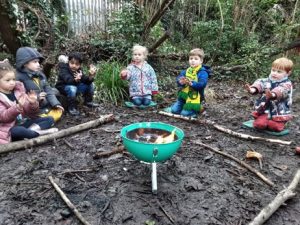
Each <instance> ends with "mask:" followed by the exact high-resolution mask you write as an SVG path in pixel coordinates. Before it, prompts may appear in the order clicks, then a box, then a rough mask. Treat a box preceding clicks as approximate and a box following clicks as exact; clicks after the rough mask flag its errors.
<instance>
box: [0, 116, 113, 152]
mask: <svg viewBox="0 0 300 225" xmlns="http://www.w3.org/2000/svg"><path fill="white" fill-rule="evenodd" d="M113 120H114V115H113V114H109V115H104V116H101V117H100V118H99V119H96V120H92V121H89V122H87V123H83V124H79V125H77V126H74V127H70V128H67V129H64V130H61V131H59V132H57V133H54V134H49V135H45V136H39V137H36V138H33V139H29V140H24V141H17V142H12V143H9V144H4V145H0V154H2V153H7V152H12V151H16V150H20V149H26V148H29V147H32V146H35V145H40V144H43V143H46V142H48V141H51V140H54V139H57V138H62V137H65V136H68V135H71V134H74V133H77V132H80V131H83V130H87V129H90V128H93V127H96V126H99V125H100V124H104V123H107V122H111V121H113Z"/></svg>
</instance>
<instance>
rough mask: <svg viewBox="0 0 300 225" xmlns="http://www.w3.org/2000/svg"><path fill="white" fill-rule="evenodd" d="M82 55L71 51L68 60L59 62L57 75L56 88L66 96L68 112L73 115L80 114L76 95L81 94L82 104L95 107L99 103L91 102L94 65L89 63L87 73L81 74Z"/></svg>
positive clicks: (94, 72)
mask: <svg viewBox="0 0 300 225" xmlns="http://www.w3.org/2000/svg"><path fill="white" fill-rule="evenodd" d="M82 61H83V59H82V56H81V54H80V53H78V52H74V53H71V54H70V55H69V58H68V62H67V63H65V62H59V64H58V67H59V75H58V80H57V83H56V88H57V89H58V90H59V91H60V93H62V94H64V95H66V96H67V98H68V112H69V113H70V114H71V115H73V116H78V115H80V113H79V111H78V110H77V102H76V95H77V94H83V97H84V104H85V105H86V106H88V107H97V106H99V104H97V103H94V102H93V97H94V84H93V81H94V77H95V75H96V67H95V66H93V65H90V69H89V75H88V76H86V75H84V74H83V72H82V69H81V64H82Z"/></svg>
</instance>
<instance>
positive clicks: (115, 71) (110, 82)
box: [94, 61, 128, 105]
mask: <svg viewBox="0 0 300 225" xmlns="http://www.w3.org/2000/svg"><path fill="white" fill-rule="evenodd" d="M121 68H122V65H121V64H120V63H118V62H116V61H113V62H101V64H100V69H99V70H98V72H97V74H96V77H95V81H94V83H95V86H96V98H97V99H98V101H101V102H110V103H113V104H115V105H117V104H118V103H120V102H121V101H123V100H125V99H127V98H128V86H127V84H126V82H125V81H123V80H121V78H120V76H119V74H120V71H121Z"/></svg>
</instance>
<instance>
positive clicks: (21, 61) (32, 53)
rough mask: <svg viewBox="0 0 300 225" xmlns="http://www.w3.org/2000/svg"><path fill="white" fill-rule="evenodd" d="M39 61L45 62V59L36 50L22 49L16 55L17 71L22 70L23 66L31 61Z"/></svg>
mask: <svg viewBox="0 0 300 225" xmlns="http://www.w3.org/2000/svg"><path fill="white" fill-rule="evenodd" d="M34 59H39V60H40V61H43V60H44V59H45V58H44V57H43V56H42V55H41V54H40V53H39V52H38V51H37V50H36V49H34V48H30V47H21V48H19V49H18V51H17V54H16V67H17V70H22V69H23V66H24V65H25V64H26V63H28V62H29V61H31V60H34Z"/></svg>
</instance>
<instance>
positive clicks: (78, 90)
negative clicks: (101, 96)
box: [64, 83, 94, 98]
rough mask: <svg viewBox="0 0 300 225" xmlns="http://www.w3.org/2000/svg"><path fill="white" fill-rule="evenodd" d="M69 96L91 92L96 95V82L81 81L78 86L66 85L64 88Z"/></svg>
mask: <svg viewBox="0 0 300 225" xmlns="http://www.w3.org/2000/svg"><path fill="white" fill-rule="evenodd" d="M64 90H65V92H66V94H67V97H71V98H73V97H74V98H75V97H76V95H77V94H83V95H86V94H90V95H92V96H93V95H94V84H93V83H91V84H84V83H79V84H78V85H77V86H75V85H66V86H65V88H64Z"/></svg>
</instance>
